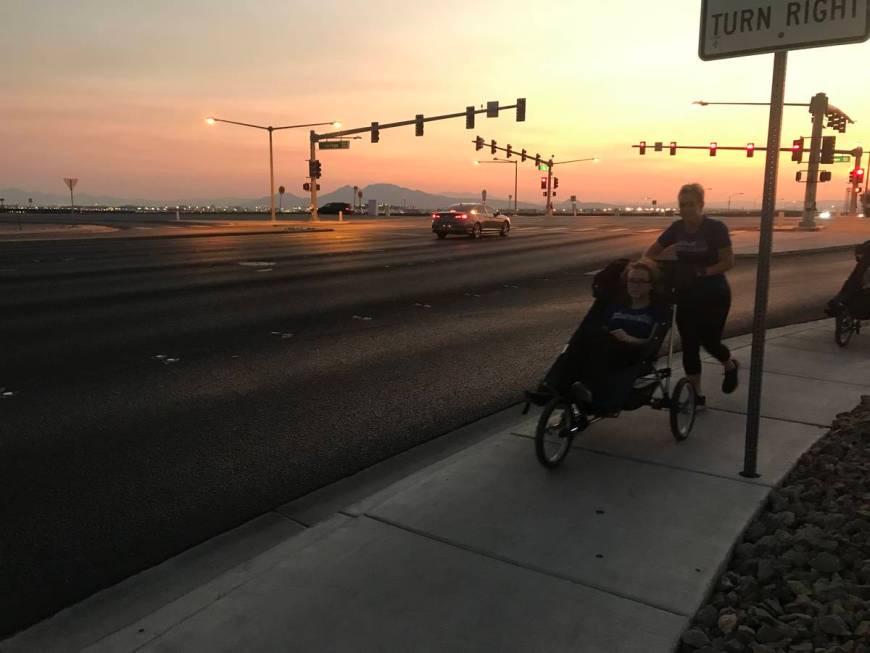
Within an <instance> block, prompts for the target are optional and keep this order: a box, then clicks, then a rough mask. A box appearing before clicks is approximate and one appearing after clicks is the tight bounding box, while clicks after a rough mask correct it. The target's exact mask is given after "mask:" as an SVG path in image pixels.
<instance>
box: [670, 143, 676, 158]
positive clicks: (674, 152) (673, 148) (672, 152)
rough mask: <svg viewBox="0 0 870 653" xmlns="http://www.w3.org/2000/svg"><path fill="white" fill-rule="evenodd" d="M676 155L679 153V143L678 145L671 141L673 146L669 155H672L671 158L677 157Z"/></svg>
mask: <svg viewBox="0 0 870 653" xmlns="http://www.w3.org/2000/svg"><path fill="white" fill-rule="evenodd" d="M676 153H677V143H676V141H671V145H670V147H669V148H668V154H670V155H671V156H675V155H676Z"/></svg>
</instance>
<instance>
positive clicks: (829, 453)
mask: <svg viewBox="0 0 870 653" xmlns="http://www.w3.org/2000/svg"><path fill="white" fill-rule="evenodd" d="M678 651H679V653H712V652H713V651H733V652H734V653H742V652H747V653H870V396H864V397H862V398H861V403H860V404H859V405H858V406H857V407H856V408H855V409H854V410H852V411H851V412H850V413H843V414H841V415H838V416H837V418H836V419H835V420H834V424H833V426H832V428H831V430H830V432H828V433H827V434H826V435H825V436H824V437H823V438H821V439H820V440H819V441H818V442H817V443H816V444H815V445H814V446H813V447H812V448H811V449H810V450H809V451H807V452H806V453H805V454H804V455H803V456H802V457H801V458H800V460H799V461H798V463H797V465H796V466H795V468H794V469H793V470H792V471H791V473H789V474H788V476H787V477H786V478H785V479H784V480H783V482H782V484H781V485H780V486H779V487H777V488H776V489H774V490H773V491H772V492H771V494H770V496H769V497H768V500H767V504H766V505H765V507H764V509H763V510H762V511H761V512H760V513H759V515H758V516H757V517H756V519H755V520H753V522H752V523H751V524H750V525H749V526H748V528H747V529H746V531H745V532H744V534H743V537H742V538H741V540H740V541H739V542H738V543H737V544H736V546H735V547H734V551H733V554H732V557H731V560H730V561H729V565H728V568H727V569H726V570H725V571H724V572H723V573H722V574H721V575H720V576H719V578H717V579H716V581H715V584H714V586H713V590H712V593H711V596H710V598H709V600H708V601H707V602H706V603H705V604H704V605H703V606H701V609H700V610H698V612H697V614H696V615H695V617H694V618H693V619H692V623H691V625H690V626H689V628H688V629H687V630H686V631H685V632H684V633H683V635H682V638H681V641H680V644H679V647H678Z"/></svg>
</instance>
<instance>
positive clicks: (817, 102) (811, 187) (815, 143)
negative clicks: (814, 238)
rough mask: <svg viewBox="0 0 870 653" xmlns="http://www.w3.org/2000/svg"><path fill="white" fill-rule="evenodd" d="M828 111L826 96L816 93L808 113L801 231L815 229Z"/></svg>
mask: <svg viewBox="0 0 870 653" xmlns="http://www.w3.org/2000/svg"><path fill="white" fill-rule="evenodd" d="M827 110H828V96H827V95H825V94H824V93H816V95H814V96H813V99H812V100H810V113H811V114H812V116H813V132H812V136H811V138H810V161H809V169H808V170H807V176H808V177H809V179H807V187H806V190H805V191H804V212H803V219H802V220H801V222H800V224H799V225H798V226H799V227H800V228H801V229H815V227H816V221H815V218H816V189H817V187H818V180H819V158H820V155H821V154H820V148H821V146H822V128H823V127H824V126H825V125H824V121H825V113H826V112H827Z"/></svg>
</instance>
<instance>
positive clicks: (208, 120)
mask: <svg viewBox="0 0 870 653" xmlns="http://www.w3.org/2000/svg"><path fill="white" fill-rule="evenodd" d="M205 121H206V123H208V124H209V125H213V124H215V123H216V122H225V123H227V124H230V125H239V126H241V127H251V128H253V129H264V130H266V131H267V132H269V208H270V211H269V212H270V214H271V218H272V222H275V220H276V218H275V164H274V156H273V154H272V132H273V131H278V130H281V129H297V128H300V127H317V126H319V125H332V126H333V127H341V123H340V122H337V121H334V120H333V121H330V122H309V123H305V124H301V125H284V126H282V127H273V126H272V125H252V124H251V123H248V122H238V121H236V120H224V119H223V118H215V117H213V116H209V117H208V118H206V119H205ZM313 133H314V132H312V134H313ZM311 158H312V159H313V158H314V143H313V142H312V144H311ZM315 219H316V214H315Z"/></svg>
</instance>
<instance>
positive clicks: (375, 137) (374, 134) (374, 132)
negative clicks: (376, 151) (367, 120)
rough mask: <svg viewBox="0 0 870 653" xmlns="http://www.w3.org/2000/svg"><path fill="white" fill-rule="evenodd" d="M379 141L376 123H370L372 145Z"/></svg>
mask: <svg viewBox="0 0 870 653" xmlns="http://www.w3.org/2000/svg"><path fill="white" fill-rule="evenodd" d="M380 140H381V130H380V128H379V127H378V123H376V122H373V123H372V143H377V142H378V141H380Z"/></svg>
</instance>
